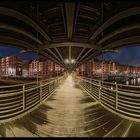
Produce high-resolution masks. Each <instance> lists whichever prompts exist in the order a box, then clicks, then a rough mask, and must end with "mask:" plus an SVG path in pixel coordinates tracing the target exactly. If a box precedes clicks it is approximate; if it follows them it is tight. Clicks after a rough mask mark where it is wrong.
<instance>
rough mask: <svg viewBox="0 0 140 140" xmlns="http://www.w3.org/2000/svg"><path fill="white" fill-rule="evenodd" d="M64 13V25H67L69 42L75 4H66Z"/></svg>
mask: <svg viewBox="0 0 140 140" xmlns="http://www.w3.org/2000/svg"><path fill="white" fill-rule="evenodd" d="M65 11H66V25H67V33H68V39H69V40H70V39H71V38H72V33H73V27H74V14H75V3H73V2H66V3H65Z"/></svg>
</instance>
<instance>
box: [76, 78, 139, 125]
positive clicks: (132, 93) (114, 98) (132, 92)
mask: <svg viewBox="0 0 140 140" xmlns="http://www.w3.org/2000/svg"><path fill="white" fill-rule="evenodd" d="M76 79H77V81H78V83H79V85H80V86H81V87H82V88H83V89H84V90H86V91H87V92H88V93H89V94H90V95H91V96H92V97H93V98H94V99H95V100H96V101H97V102H98V103H99V104H101V105H102V106H103V107H105V108H106V109H108V110H109V111H111V112H113V113H116V114H117V115H119V116H121V117H124V118H126V119H129V120H133V121H138V122H140V86H130V85H122V84H117V83H111V82H104V81H100V80H95V79H90V78H85V77H76Z"/></svg>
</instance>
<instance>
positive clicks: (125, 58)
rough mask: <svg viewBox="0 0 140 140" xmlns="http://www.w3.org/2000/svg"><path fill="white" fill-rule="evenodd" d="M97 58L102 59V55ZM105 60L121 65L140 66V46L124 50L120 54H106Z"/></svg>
mask: <svg viewBox="0 0 140 140" xmlns="http://www.w3.org/2000/svg"><path fill="white" fill-rule="evenodd" d="M97 58H99V59H100V60H101V59H102V57H101V55H100V56H99V57H97ZM103 59H105V60H112V61H115V62H119V63H121V64H128V65H133V66H140V46H131V47H127V48H122V49H120V51H119V53H111V52H108V53H105V54H104V55H103Z"/></svg>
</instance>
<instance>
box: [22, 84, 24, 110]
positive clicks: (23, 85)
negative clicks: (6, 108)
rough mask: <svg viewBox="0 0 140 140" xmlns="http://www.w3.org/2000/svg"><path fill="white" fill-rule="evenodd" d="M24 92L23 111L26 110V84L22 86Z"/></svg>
mask: <svg viewBox="0 0 140 140" xmlns="http://www.w3.org/2000/svg"><path fill="white" fill-rule="evenodd" d="M22 92H23V94H22V95H23V111H24V110H25V84H23V86H22Z"/></svg>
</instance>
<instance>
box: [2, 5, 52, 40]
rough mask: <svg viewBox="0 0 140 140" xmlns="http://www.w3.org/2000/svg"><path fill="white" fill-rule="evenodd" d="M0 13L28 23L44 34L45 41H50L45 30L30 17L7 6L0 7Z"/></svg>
mask: <svg viewBox="0 0 140 140" xmlns="http://www.w3.org/2000/svg"><path fill="white" fill-rule="evenodd" d="M0 14H2V15H7V16H10V17H14V18H16V19H18V20H20V21H22V22H24V23H26V24H27V25H30V26H31V27H32V28H33V29H35V30H37V31H38V32H39V33H40V34H41V35H42V36H44V38H45V39H46V40H47V41H51V38H50V37H49V35H48V34H46V32H44V30H43V29H42V28H41V27H40V26H39V25H38V24H37V23H36V22H34V21H33V20H32V19H31V18H29V17H27V16H26V15H24V14H22V13H20V12H18V11H16V10H14V9H10V8H7V7H0Z"/></svg>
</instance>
